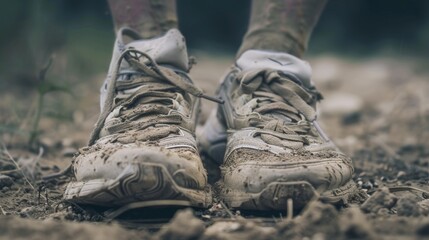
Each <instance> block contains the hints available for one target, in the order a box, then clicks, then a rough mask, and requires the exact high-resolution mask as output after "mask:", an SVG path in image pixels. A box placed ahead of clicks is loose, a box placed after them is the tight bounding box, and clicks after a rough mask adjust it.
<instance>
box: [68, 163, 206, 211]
mask: <svg viewBox="0 0 429 240" xmlns="http://www.w3.org/2000/svg"><path fill="white" fill-rule="evenodd" d="M64 199H65V200H67V201H72V202H75V203H80V204H92V205H100V206H121V205H125V204H129V203H133V202H142V201H154V200H177V201H178V202H181V203H183V201H188V202H189V206H192V207H199V208H206V207H208V206H209V205H210V204H211V203H212V194H211V189H210V187H206V188H205V189H202V190H200V189H190V188H184V187H181V186H179V185H178V184H177V183H176V181H175V180H174V179H173V177H172V176H171V174H170V173H169V172H168V170H167V168H166V167H165V166H164V165H162V164H156V163H140V164H134V165H130V166H129V167H128V168H125V169H124V171H123V172H122V173H121V174H120V175H119V176H118V177H117V178H116V179H112V180H105V179H91V180H88V181H75V182H71V183H69V184H68V186H67V188H66V191H65V193H64ZM172 202H174V201H172ZM160 203H161V201H160ZM172 205H174V204H172ZM180 205H182V204H180ZM153 206H154V207H156V204H154V205H153ZM160 206H165V204H160Z"/></svg>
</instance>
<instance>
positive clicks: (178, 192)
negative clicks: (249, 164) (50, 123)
mask: <svg viewBox="0 0 429 240" xmlns="http://www.w3.org/2000/svg"><path fill="white" fill-rule="evenodd" d="M125 39H129V41H128V42H125ZM188 70H189V66H188V55H187V50H186V45H185V40H184V38H183V36H182V35H181V34H180V32H179V31H178V30H175V29H172V30H170V31H168V32H167V33H166V34H165V35H164V36H162V37H159V38H155V39H148V40H144V39H141V37H140V36H139V35H138V33H136V32H134V31H133V30H131V29H127V28H123V29H121V30H120V31H119V32H118V39H117V41H116V42H115V46H114V50H113V57H112V61H111V64H110V69H109V72H108V76H107V79H106V81H105V83H104V85H103V86H102V88H101V114H100V117H99V120H98V122H97V124H96V126H95V129H94V131H93V133H92V135H91V139H90V143H89V146H88V147H85V148H82V149H81V150H80V154H79V155H78V156H77V157H76V158H75V160H74V163H73V171H74V175H75V181H72V182H70V183H69V184H68V186H67V189H66V191H65V193H64V199H66V200H69V201H74V202H77V203H87V204H97V205H106V206H115V205H116V206H117V205H123V204H127V203H131V202H137V201H155V200H180V201H187V202H189V204H190V205H191V206H196V207H206V206H208V205H209V204H210V203H211V190H210V188H209V187H208V185H207V175H206V171H205V169H204V168H203V165H202V162H201V159H200V156H199V153H198V150H197V147H196V140H195V134H194V131H195V124H196V115H197V113H198V110H199V109H198V108H199V97H201V96H203V97H204V95H203V93H202V92H201V90H200V89H199V88H197V87H195V86H194V85H193V83H192V81H191V79H190V78H189V76H188V75H187V72H188Z"/></svg>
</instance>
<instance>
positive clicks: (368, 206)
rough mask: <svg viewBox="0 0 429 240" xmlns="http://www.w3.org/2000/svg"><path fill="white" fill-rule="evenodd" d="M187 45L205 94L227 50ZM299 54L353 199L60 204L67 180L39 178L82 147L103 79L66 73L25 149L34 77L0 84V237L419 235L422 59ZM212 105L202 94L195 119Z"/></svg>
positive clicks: (426, 106)
mask: <svg viewBox="0 0 429 240" xmlns="http://www.w3.org/2000/svg"><path fill="white" fill-rule="evenodd" d="M196 55H197V59H198V64H197V65H196V66H194V69H192V76H193V78H194V80H195V81H196V82H197V84H198V85H199V86H201V87H202V88H203V89H205V90H206V91H207V92H208V93H210V94H213V92H214V90H215V86H216V83H217V82H218V81H219V78H220V77H221V76H222V74H223V73H224V72H225V70H226V69H227V68H228V66H229V65H230V64H231V63H232V58H226V57H224V56H217V57H213V56H210V55H207V54H205V53H197V54H196ZM308 60H309V62H310V63H311V65H312V66H313V71H314V77H313V80H314V82H315V84H316V86H317V87H318V88H319V89H320V90H321V92H322V93H323V95H324V97H325V100H323V101H322V103H321V104H320V108H319V109H320V116H319V119H321V122H322V125H323V127H324V129H325V130H326V132H327V133H329V135H330V136H331V138H332V139H333V140H334V142H336V143H337V145H338V146H339V147H340V148H341V149H342V150H343V151H344V152H346V153H347V154H349V155H351V156H352V158H353V161H354V165H355V169H356V173H355V175H354V179H355V182H356V184H357V185H358V186H359V188H360V189H361V191H362V199H358V200H357V201H356V202H354V203H348V204H344V205H343V206H332V205H328V204H324V203H321V202H318V201H315V202H312V203H311V204H310V205H308V206H307V207H306V208H304V209H303V210H302V211H300V212H294V213H293V216H292V215H290V214H287V213H284V212H282V213H278V212H277V213H248V212H240V211H236V210H232V209H227V208H226V207H225V205H223V204H222V203H221V202H216V203H215V204H214V205H213V206H212V207H211V208H210V209H193V210H191V209H180V210H178V211H177V212H176V211H175V209H139V210H133V211H131V212H133V214H130V213H125V214H124V215H121V217H120V218H114V219H112V217H111V216H114V215H118V214H119V212H118V211H119V210H118V209H98V208H91V207H88V206H77V205H73V204H70V203H67V202H63V201H62V199H61V198H62V192H63V190H64V186H65V184H66V183H67V181H68V180H69V179H68V178H67V177H60V178H57V179H52V180H49V181H42V180H41V177H42V176H46V175H49V174H52V173H58V172H59V171H61V169H64V168H65V167H67V166H68V165H69V164H70V162H71V160H72V158H73V154H74V153H75V152H76V151H77V149H78V148H79V147H83V146H84V145H85V143H86V141H87V138H88V136H89V133H90V131H91V128H92V126H93V124H94V123H95V121H96V119H97V116H98V107H99V105H98V88H99V85H100V83H101V81H102V79H103V77H104V73H100V74H99V75H97V76H93V77H90V78H86V79H83V80H82V79H81V78H80V77H79V76H73V74H69V76H68V78H67V79H68V80H67V81H68V83H69V85H70V86H71V87H70V89H71V91H72V93H73V94H71V95H70V94H66V93H63V92H53V93H48V94H46V95H45V97H44V103H45V104H44V107H43V109H42V111H41V113H42V114H41V121H40V125H39V127H38V133H39V134H38V135H37V138H36V141H34V142H33V143H32V146H31V148H29V145H28V132H29V129H31V126H32V124H34V117H33V116H34V115H35V112H36V109H37V101H36V99H37V96H38V95H37V91H35V90H34V89H36V88H37V86H26V85H22V84H21V85H19V84H11V87H10V89H1V90H0V91H1V95H2V101H1V103H0V111H1V115H0V134H1V135H0V141H1V142H0V143H1V146H0V147H1V149H0V239H60V238H61V239H63V240H66V239H249V238H253V239H313V240H322V239H428V238H429V184H428V181H429V94H428V93H429V78H428V76H429V68H428V67H429V65H428V63H427V62H425V61H423V60H420V59H414V58H410V57H401V58H397V57H381V56H380V57H371V58H366V59H348V58H344V57H339V56H317V57H312V58H309V59H308ZM54 64H55V63H54ZM61 64H63V65H65V64H66V63H64V62H61V60H58V62H57V69H55V68H54V69H53V70H52V71H53V73H52V74H53V75H54V74H55V72H56V71H57V72H61V71H62V70H63V69H62V68H61V66H60V67H58V65H61ZM213 107H214V105H213V104H212V103H210V102H207V101H203V107H202V117H201V119H200V121H201V122H204V121H205V119H206V118H207V116H208V113H209V112H210V109H212V108H213ZM285 209H286V206H285Z"/></svg>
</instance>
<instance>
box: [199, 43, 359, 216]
mask: <svg viewBox="0 0 429 240" xmlns="http://www.w3.org/2000/svg"><path fill="white" fill-rule="evenodd" d="M310 77H311V68H310V66H309V65H308V63H307V62H304V61H302V60H300V59H298V58H296V57H294V56H292V55H289V54H286V53H275V52H268V51H259V50H249V51H247V52H245V53H244V54H242V56H241V57H240V58H239V59H238V60H237V61H236V64H235V66H233V67H232V69H231V70H230V71H228V73H227V75H226V76H225V78H224V81H223V83H222V85H221V86H220V88H219V90H218V94H219V95H220V97H221V98H222V99H224V100H225V104H223V105H222V106H219V109H218V110H217V111H216V112H213V113H212V117H210V118H209V120H208V122H207V123H206V125H205V126H204V128H203V129H202V131H201V133H204V134H201V136H199V139H200V145H201V147H202V148H203V151H204V152H205V153H206V154H207V155H209V156H210V157H211V158H212V159H214V161H216V162H217V163H218V164H220V168H221V180H220V181H219V182H218V184H217V185H218V190H219V194H220V198H221V199H223V200H224V201H225V202H226V203H227V204H228V205H229V206H230V207H233V208H241V209H251V210H285V209H286V206H287V202H288V199H291V200H293V206H294V207H295V208H301V207H303V206H304V205H306V204H307V203H308V202H309V201H310V200H311V199H314V198H321V199H322V200H324V201H326V202H332V203H335V202H340V201H346V200H347V199H348V197H349V195H350V194H352V193H354V192H355V189H356V186H355V184H354V182H353V181H352V180H351V178H352V174H353V172H354V170H353V167H352V162H351V159H350V158H349V157H347V156H346V155H344V154H343V153H341V152H340V151H339V150H338V149H337V147H336V146H335V145H334V144H333V143H332V142H331V141H330V140H329V139H328V137H327V136H326V135H325V134H324V133H323V131H322V130H321V129H320V127H319V125H318V123H317V121H316V117H317V113H316V103H317V101H319V100H320V99H321V95H320V93H318V92H317V90H316V89H315V87H314V86H313V84H312V83H311V80H310Z"/></svg>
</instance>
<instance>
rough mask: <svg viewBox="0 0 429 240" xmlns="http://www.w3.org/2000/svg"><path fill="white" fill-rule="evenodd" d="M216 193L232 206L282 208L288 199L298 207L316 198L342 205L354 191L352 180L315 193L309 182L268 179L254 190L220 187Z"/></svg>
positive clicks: (278, 209) (253, 208) (285, 207)
mask: <svg viewBox="0 0 429 240" xmlns="http://www.w3.org/2000/svg"><path fill="white" fill-rule="evenodd" d="M220 185H222V184H220ZM220 192H221V193H220V197H221V198H222V199H223V201H224V202H225V204H226V205H227V206H229V207H231V208H234V209H242V210H263V211H267V210H274V211H285V210H287V206H288V201H290V200H292V203H293V208H294V209H302V208H304V207H305V206H306V205H307V204H308V203H310V202H312V201H314V200H317V199H319V200H321V201H323V202H327V203H332V204H337V203H342V204H344V203H347V202H348V200H349V199H350V197H351V196H353V195H354V194H356V192H357V187H356V184H355V183H354V181H353V180H350V181H349V182H348V183H347V184H345V185H344V186H342V187H340V188H337V189H334V190H329V191H326V192H323V193H322V194H319V193H318V192H317V191H316V190H315V189H314V187H313V186H312V185H311V184H310V183H308V182H305V181H296V182H272V183H270V184H268V185H267V187H265V188H264V189H263V190H262V191H260V192H258V193H249V192H244V191H234V190H231V189H223V190H222V189H220Z"/></svg>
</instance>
